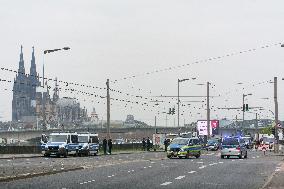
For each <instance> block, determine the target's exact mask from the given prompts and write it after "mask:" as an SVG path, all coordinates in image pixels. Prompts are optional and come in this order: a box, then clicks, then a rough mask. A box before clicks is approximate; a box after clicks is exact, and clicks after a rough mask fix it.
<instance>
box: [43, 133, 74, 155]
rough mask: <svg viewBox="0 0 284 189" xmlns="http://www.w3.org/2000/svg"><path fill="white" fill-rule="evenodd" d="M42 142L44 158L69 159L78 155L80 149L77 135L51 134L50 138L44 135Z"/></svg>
mask: <svg viewBox="0 0 284 189" xmlns="http://www.w3.org/2000/svg"><path fill="white" fill-rule="evenodd" d="M41 142H42V145H41V152H42V154H43V155H44V156H51V155H55V156H57V157H60V156H63V157H67V156H68V155H72V154H73V155H74V154H76V153H77V151H78V147H79V143H78V134H77V133H66V132H64V133H60V132H59V133H51V134H50V135H49V137H47V136H46V135H44V134H43V135H42V137H41Z"/></svg>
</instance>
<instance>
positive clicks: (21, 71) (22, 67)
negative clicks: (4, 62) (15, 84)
mask: <svg viewBox="0 0 284 189" xmlns="http://www.w3.org/2000/svg"><path fill="white" fill-rule="evenodd" d="M18 72H19V75H24V74H25V63H24V55H23V46H22V45H21V54H20V62H19V70H18Z"/></svg>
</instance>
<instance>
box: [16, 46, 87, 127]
mask: <svg viewBox="0 0 284 189" xmlns="http://www.w3.org/2000/svg"><path fill="white" fill-rule="evenodd" d="M22 49H23V47H22V46H21V53H20V61H19V69H18V74H17V75H16V78H15V80H14V86H13V100H12V121H14V122H26V123H29V124H30V123H36V124H37V126H38V124H39V122H40V123H41V125H42V128H48V127H47V126H49V125H52V126H53V127H58V126H59V124H66V123H67V124H68V123H80V122H83V121H86V120H88V112H87V109H85V108H80V103H79V102H78V101H77V100H76V99H75V98H69V97H63V98H60V97H59V88H58V85H57V79H55V88H54V90H53V91H54V92H53V95H52V96H51V95H50V89H51V87H50V86H49V85H48V83H47V82H45V81H44V79H43V81H42V83H41V82H40V81H39V75H38V74H37V72H36V63H35V56H34V48H33V52H32V60H31V68H30V74H26V73H25V66H24V58H23V51H22ZM43 75H44V68H43ZM43 77H44V76H43ZM33 127H35V125H34V126H33Z"/></svg>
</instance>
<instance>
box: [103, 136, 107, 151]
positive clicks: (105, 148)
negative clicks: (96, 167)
mask: <svg viewBox="0 0 284 189" xmlns="http://www.w3.org/2000/svg"><path fill="white" fill-rule="evenodd" d="M103 149H104V155H106V150H107V139H106V138H104V140H103Z"/></svg>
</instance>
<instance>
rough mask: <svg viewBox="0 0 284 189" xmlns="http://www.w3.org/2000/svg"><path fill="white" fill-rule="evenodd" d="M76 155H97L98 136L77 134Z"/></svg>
mask: <svg viewBox="0 0 284 189" xmlns="http://www.w3.org/2000/svg"><path fill="white" fill-rule="evenodd" d="M78 143H79V148H78V155H86V156H89V155H94V156H96V155H97V154H98V153H99V138H98V134H92V133H89V132H88V133H79V134H78Z"/></svg>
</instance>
